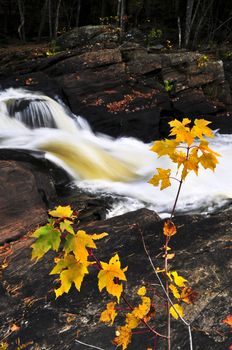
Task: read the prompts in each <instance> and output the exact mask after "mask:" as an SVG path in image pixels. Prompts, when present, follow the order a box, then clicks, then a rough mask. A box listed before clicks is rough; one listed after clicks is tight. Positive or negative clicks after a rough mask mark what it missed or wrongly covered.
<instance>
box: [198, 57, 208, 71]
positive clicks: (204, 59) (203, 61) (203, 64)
mask: <svg viewBox="0 0 232 350" xmlns="http://www.w3.org/2000/svg"><path fill="white" fill-rule="evenodd" d="M208 62H209V57H208V56H207V55H202V56H200V57H199V58H198V60H197V67H198V68H204V67H207V64H208Z"/></svg>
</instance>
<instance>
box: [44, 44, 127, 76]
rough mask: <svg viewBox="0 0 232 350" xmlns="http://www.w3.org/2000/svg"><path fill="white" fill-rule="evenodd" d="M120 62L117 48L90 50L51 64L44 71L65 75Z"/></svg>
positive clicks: (54, 74)
mask: <svg viewBox="0 0 232 350" xmlns="http://www.w3.org/2000/svg"><path fill="white" fill-rule="evenodd" d="M121 62H122V56H121V52H120V50H119V49H105V50H98V51H90V52H85V53H83V54H80V55H78V56H74V57H70V58H67V59H66V60H62V61H59V62H57V63H56V64H54V65H52V67H51V68H48V69H47V70H46V71H47V73H48V74H49V75H51V76H59V75H66V74H69V73H76V74H78V73H79V72H82V71H83V70H85V69H88V70H94V71H95V70H98V69H99V68H100V67H105V66H106V67H107V66H108V65H112V64H117V63H121Z"/></svg>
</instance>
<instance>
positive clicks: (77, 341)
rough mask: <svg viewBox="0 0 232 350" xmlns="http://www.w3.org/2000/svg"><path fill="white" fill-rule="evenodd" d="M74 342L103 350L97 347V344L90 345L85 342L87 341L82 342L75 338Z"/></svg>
mask: <svg viewBox="0 0 232 350" xmlns="http://www.w3.org/2000/svg"><path fill="white" fill-rule="evenodd" d="M75 342H76V343H79V344H81V345H85V346H88V347H89V348H92V349H98V350H105V349H103V348H99V347H98V346H94V345H91V344H87V343H84V342H82V341H80V340H77V339H75Z"/></svg>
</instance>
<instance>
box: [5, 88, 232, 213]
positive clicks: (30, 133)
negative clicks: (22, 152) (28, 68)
mask: <svg viewBox="0 0 232 350" xmlns="http://www.w3.org/2000/svg"><path fill="white" fill-rule="evenodd" d="M41 126H42V127H41ZM231 146H232V136H231V135H219V134H218V135H216V137H215V139H214V140H213V141H212V142H211V147H212V148H213V149H214V150H216V151H217V152H219V153H220V154H221V156H222V157H221V158H220V163H219V165H218V167H217V169H216V171H215V172H214V173H213V172H211V171H208V170H207V171H206V170H204V169H202V170H201V171H200V172H199V176H198V177H196V176H195V175H194V174H192V175H190V176H188V177H187V179H186V182H185V184H184V187H183V191H182V193H181V196H180V200H179V202H178V207H177V209H178V210H179V211H201V212H202V211H205V212H209V211H212V210H215V209H216V208H218V207H220V206H222V205H224V204H225V203H226V201H228V200H230V199H232V177H231V156H232V148H231ZM0 148H22V149H28V150H41V151H45V152H46V156H47V158H49V159H50V160H52V161H54V162H56V163H58V164H59V165H61V166H62V167H64V169H65V170H66V171H68V172H69V173H70V174H71V175H72V176H73V178H74V183H75V185H78V186H79V187H83V188H84V189H85V190H86V189H88V190H89V191H91V192H97V193H99V194H102V193H104V192H107V193H112V195H117V196H121V199H120V200H119V201H117V202H116V204H115V206H114V207H113V208H112V210H111V212H110V213H109V216H113V215H117V214H122V213H124V212H126V211H130V210H134V209H137V208H141V207H144V206H146V207H148V208H152V209H155V210H156V211H158V212H159V213H168V212H170V210H171V208H172V206H173V201H174V198H175V194H176V190H177V183H176V182H175V181H173V184H172V186H171V187H170V188H168V189H166V190H164V191H160V190H159V189H157V188H155V187H153V186H152V185H150V184H148V183H147V180H148V179H149V178H150V177H151V176H152V174H153V173H154V172H155V168H156V167H164V168H167V167H169V166H172V164H169V163H168V161H167V159H163V158H161V159H156V157H155V154H154V153H152V152H150V151H149V145H147V144H144V143H142V142H140V141H138V140H135V139H132V138H121V139H117V140H114V139H112V138H110V137H107V136H104V135H95V134H94V133H93V132H92V131H91V129H90V127H89V126H88V124H87V123H86V122H84V121H83V120H82V119H81V118H77V117H75V116H72V115H71V113H69V112H68V111H67V110H66V108H65V107H64V106H63V105H61V104H59V103H57V102H56V101H54V100H53V99H51V98H49V97H47V96H43V95H40V94H38V93H31V92H28V91H25V90H21V89H8V90H6V91H4V92H0Z"/></svg>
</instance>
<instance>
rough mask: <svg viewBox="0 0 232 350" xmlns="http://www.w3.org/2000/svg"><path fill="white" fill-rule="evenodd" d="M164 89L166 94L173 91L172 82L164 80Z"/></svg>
mask: <svg viewBox="0 0 232 350" xmlns="http://www.w3.org/2000/svg"><path fill="white" fill-rule="evenodd" d="M164 89H165V91H166V92H170V91H171V90H172V89H173V84H172V83H171V81H170V80H164Z"/></svg>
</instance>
